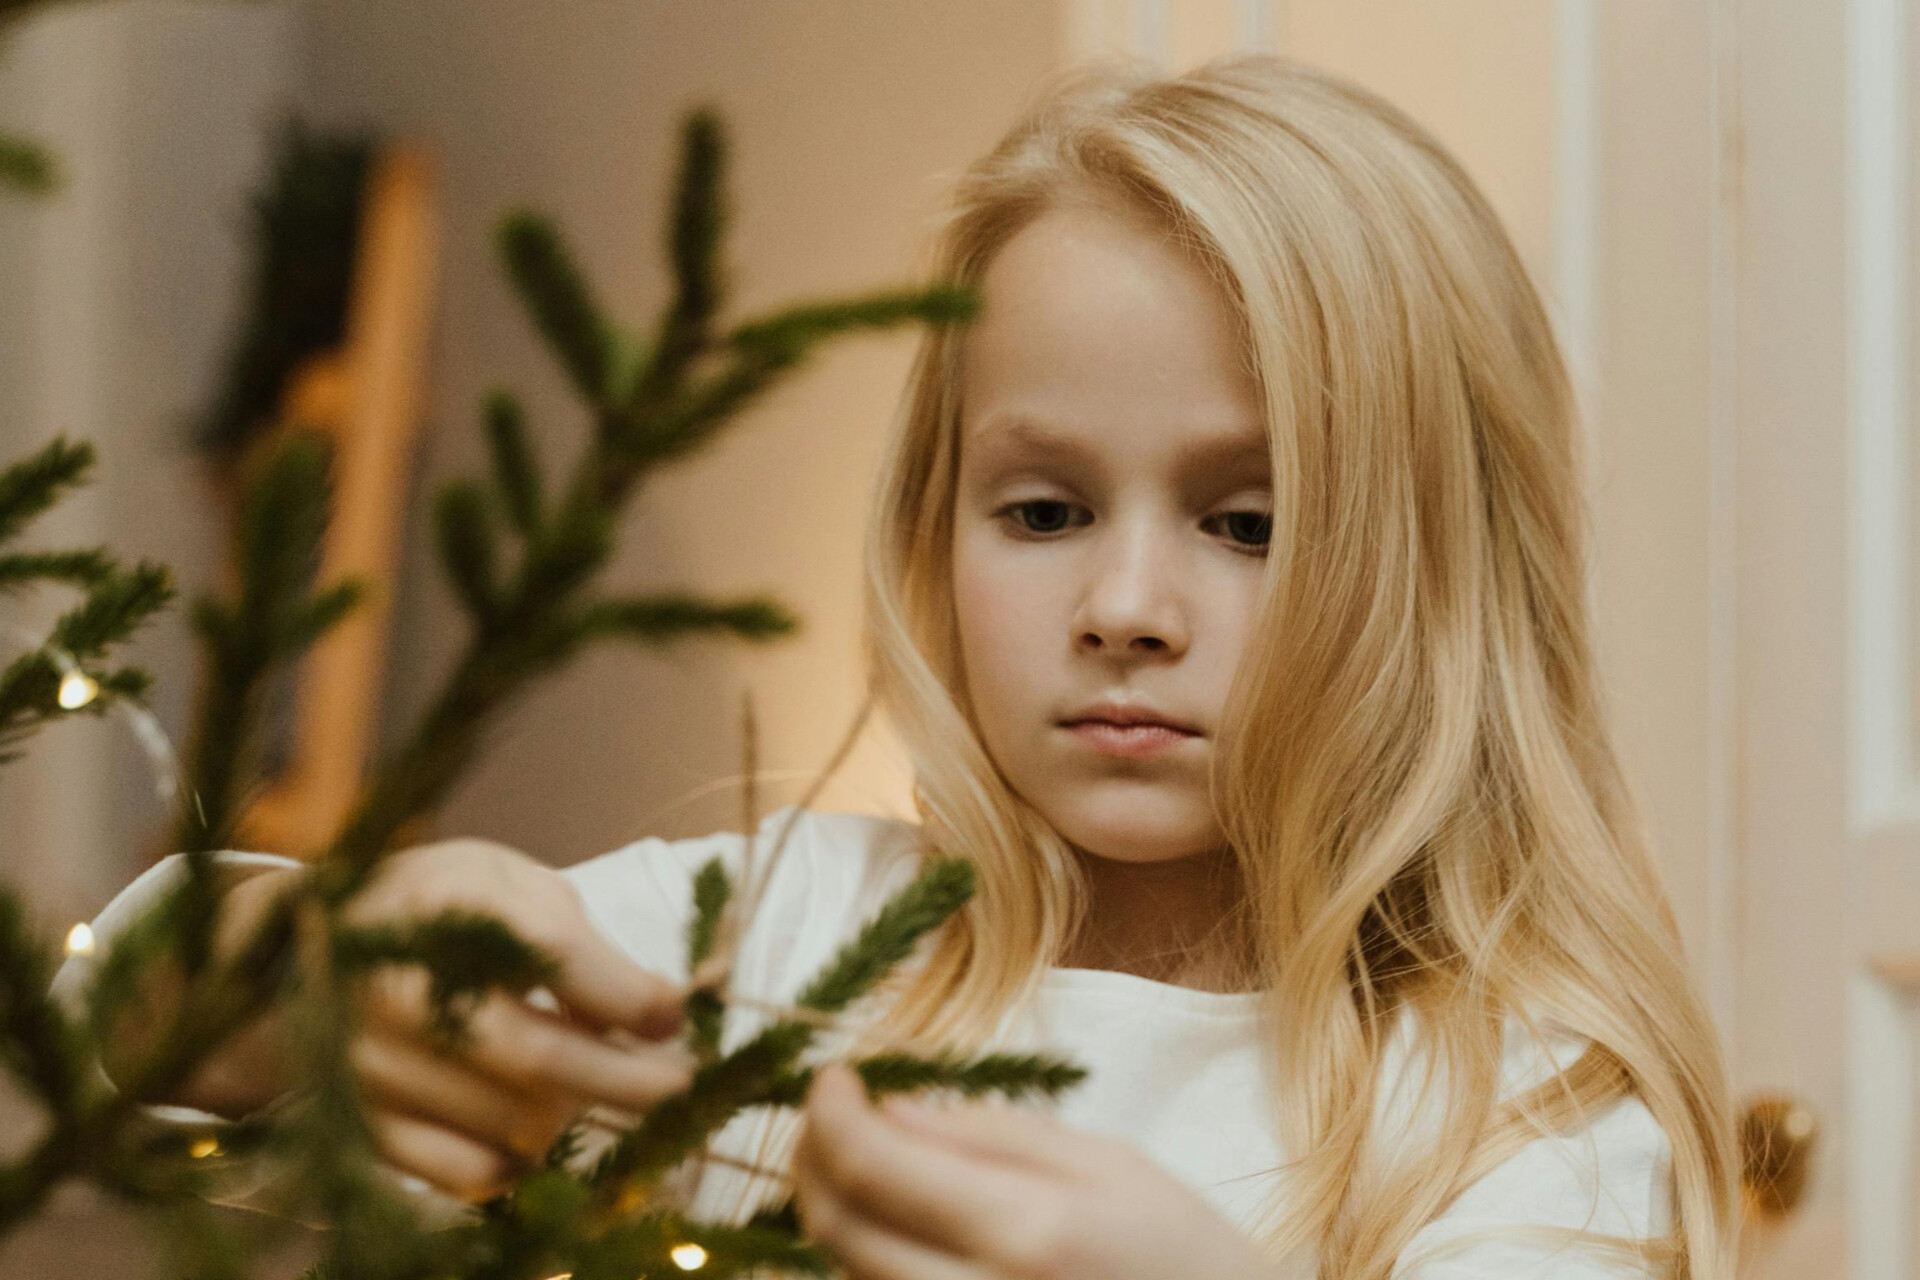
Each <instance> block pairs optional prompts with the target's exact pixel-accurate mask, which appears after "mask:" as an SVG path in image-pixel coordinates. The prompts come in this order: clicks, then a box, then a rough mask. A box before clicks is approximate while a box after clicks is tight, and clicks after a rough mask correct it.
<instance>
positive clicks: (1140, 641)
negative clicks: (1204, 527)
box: [1073, 534, 1188, 657]
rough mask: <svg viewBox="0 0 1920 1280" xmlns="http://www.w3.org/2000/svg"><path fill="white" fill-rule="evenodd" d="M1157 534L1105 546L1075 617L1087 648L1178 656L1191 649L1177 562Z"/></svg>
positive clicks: (1077, 639)
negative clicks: (1167, 553) (1157, 537)
mask: <svg viewBox="0 0 1920 1280" xmlns="http://www.w3.org/2000/svg"><path fill="white" fill-rule="evenodd" d="M1164 551H1165V548H1163V547H1161V546H1159V545H1158V540H1157V539H1156V538H1155V537H1154V536H1153V535H1151V534H1134V535H1131V536H1128V537H1126V538H1124V539H1121V538H1115V539H1114V545H1112V546H1111V547H1109V548H1106V549H1104V550H1103V552H1102V554H1101V555H1100V558H1099V561H1098V563H1097V564H1096V566H1095V571H1094V574H1093V577H1092V578H1091V579H1090V580H1089V581H1088V583H1087V588H1086V591H1085V592H1084V593H1083V594H1082V596H1081V603H1080V608H1079V610H1078V612H1077V613H1076V615H1075V617H1074V619H1073V634H1074V643H1075V646H1076V647H1077V648H1079V649H1080V650H1081V651H1083V652H1086V653H1104V654H1108V655H1116V656H1117V655H1123V654H1124V655H1128V656H1134V655H1140V654H1149V653H1157V654H1161V655H1163V656H1167V657H1177V656H1179V655H1180V654H1182V653H1185V652H1186V649H1187V642H1188V634H1187V623H1186V610H1185V608H1184V606H1183V604H1182V602H1181V597H1180V589H1179V585H1178V582H1177V578H1178V573H1177V569H1176V566H1175V565H1173V564H1172V563H1171V558H1170V557H1169V556H1167V555H1166V554H1164Z"/></svg>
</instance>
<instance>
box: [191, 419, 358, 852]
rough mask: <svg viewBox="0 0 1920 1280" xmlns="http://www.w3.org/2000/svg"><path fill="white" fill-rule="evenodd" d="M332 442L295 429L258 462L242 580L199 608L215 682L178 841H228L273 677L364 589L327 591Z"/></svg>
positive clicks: (244, 795) (207, 688)
mask: <svg viewBox="0 0 1920 1280" xmlns="http://www.w3.org/2000/svg"><path fill="white" fill-rule="evenodd" d="M332 466H333V446H332V443H331V442H330V441H329V440H328V439H327V438H326V437H325V436H324V435H322V434H321V433H320V432H318V431H312V430H295V431H289V432H288V433H287V434H286V436H285V437H284V438H283V439H282V440H280V441H279V442H278V443H277V445H276V446H275V447H273V448H272V450H271V451H270V452H269V453H267V454H265V455H264V456H263V457H262V458H261V459H260V460H259V461H258V462H256V463H255V464H254V466H253V467H252V468H250V469H249V472H248V474H247V475H246V476H245V480H244V487H243V489H242V494H241V504H240V515H239V523H238V524H237V526H236V527H235V530H234V535H233V537H234V543H233V556H234V560H235V561H236V562H237V564H238V568H239V578H240V582H239V588H238V591H237V593H236V596H235V598H234V600H233V601H232V603H231V604H228V603H224V602H222V601H220V600H219V599H217V598H215V597H212V596H202V597H201V598H200V599H198V600H196V601H195V602H194V605H193V608H192V611H191V617H192V622H193V626H194V630H195V632H196V633H197V634H198V635H199V637H200V639H201V642H202V647H203V649H204V652H205V655H206V657H205V670H206V684H205V685H204V687H203V689H202V691H201V695H200V699H199V705H198V707H197V709H196V715H195V720H194V730H193V735H192V740H191V746H190V747H189V750H188V761H189V768H188V779H187V781H188V786H187V788H186V791H185V794H186V795H187V796H188V797H190V798H191V799H190V802H189V803H186V804H183V805H182V806H181V811H180V814H179V817H178V825H177V827H176V830H175V836H174V840H175V847H176V848H178V849H181V850H196V849H214V848H222V847H225V846H227V845H228V844H229V843H230V842H231V841H232V839H233V838H234V834H235V831H236V829H237V828H238V825H239V822H240V819H241V815H242V814H243V813H244V812H245V811H246V808H247V805H248V803H249V801H250V799H251V797H252V795H253V794H254V792H255V789H256V784H257V777H256V773H257V765H258V760H257V751H258V745H259V744H258V738H259V732H260V726H261V717H262V716H263V715H264V713H265V699H266V693H267V689H268V687H269V682H270V681H271V679H272V677H273V674H274V673H275V672H276V671H277V670H280V669H282V668H283V667H284V666H286V665H287V664H288V663H291V662H293V661H295V660H296V659H298V658H299V657H300V656H301V655H302V654H303V653H305V652H306V651H307V650H308V649H310V648H311V647H312V646H313V645H314V644H315V643H316V642H317V641H318V640H319V639H320V637H321V636H322V635H324V634H325V633H326V632H327V631H328V630H330V629H331V628H332V627H334V626H336V625H337V624H338V623H339V622H340V621H341V620H342V619H343V618H345V617H346V616H347V615H348V613H349V612H350V611H351V610H352V609H353V607H354V606H355V605H356V604H357V603H358V602H359V601H360V600H361V599H362V598H364V595H365V587H364V585H363V584H362V583H360V582H359V581H358V580H357V579H349V580H347V581H344V582H338V583H334V584H332V585H330V586H328V587H327V588H325V589H324V590H322V591H320V592H318V593H317V594H316V593H315V592H314V591H313V589H312V587H311V580H312V578H313V575H314V573H315V571H316V569H317V567H318V565H319V562H320V556H321V547H322V542H323V539H324V538H325V536H326V530H327V524H328V520H329V508H330V506H331V502H332V488H333V486H332V479H331V471H332Z"/></svg>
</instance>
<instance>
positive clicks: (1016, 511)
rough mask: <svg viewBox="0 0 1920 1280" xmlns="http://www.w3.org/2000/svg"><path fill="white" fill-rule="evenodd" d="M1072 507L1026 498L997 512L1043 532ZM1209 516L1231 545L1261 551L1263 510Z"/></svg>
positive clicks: (1269, 522)
mask: <svg viewBox="0 0 1920 1280" xmlns="http://www.w3.org/2000/svg"><path fill="white" fill-rule="evenodd" d="M1073 510H1074V507H1073V504H1072V503H1070V502H1062V501H1060V500H1059V499H1058V498H1029V499H1027V500H1026V501H1025V502H1014V503H1009V504H1008V505H1007V506H1005V507H1003V508H1001V509H1000V511H999V512H998V513H997V514H998V515H999V516H1000V517H1001V518H1003V519H1005V518H1009V517H1011V518H1012V519H1014V520H1015V521H1017V522H1018V524H1019V526H1020V528H1021V529H1023V530H1025V531H1026V532H1028V533H1040V534H1045V533H1059V532H1060V531H1062V530H1063V529H1066V528H1067V527H1068V526H1069V524H1070V523H1071V521H1070V517H1071V515H1072V512H1073ZM1209 520H1210V521H1224V522H1225V524H1226V529H1227V536H1228V538H1230V539H1231V540H1232V541H1233V543H1234V545H1235V547H1237V548H1238V549H1240V550H1243V551H1247V552H1249V553H1258V552H1262V551H1265V550H1266V547H1267V541H1268V539H1270V538H1271V537H1272V536H1273V516H1272V515H1271V514H1269V513H1268V512H1265V511H1226V512H1222V513H1221V514H1219V515H1217V516H1212V517H1209Z"/></svg>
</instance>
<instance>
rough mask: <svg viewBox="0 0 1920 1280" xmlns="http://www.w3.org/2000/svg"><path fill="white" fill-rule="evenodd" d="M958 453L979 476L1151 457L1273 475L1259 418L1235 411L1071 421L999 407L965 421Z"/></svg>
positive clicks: (1222, 474) (1231, 474)
mask: <svg viewBox="0 0 1920 1280" xmlns="http://www.w3.org/2000/svg"><path fill="white" fill-rule="evenodd" d="M960 457H962V464H964V466H966V468H968V470H972V472H979V474H998V472H1008V470H1016V468H1021V466H1062V468H1069V470H1081V472H1098V470H1106V468H1108V466H1110V464H1117V466H1129V464H1137V462H1152V464H1165V466H1167V470H1171V472H1177V474H1183V476H1188V474H1192V476H1208V478H1213V480H1223V482H1225V480H1231V482H1254V480H1263V478H1265V476H1267V466H1269V447H1267V434H1265V430H1261V426H1260V422H1256V420H1248V418H1244V416H1238V415H1231V413H1227V415H1215V416H1212V418H1208V416H1204V415H1192V416H1185V415H1183V416H1173V418H1148V416H1129V418H1125V420H1114V418H1108V420H1104V422H1100V424H1071V422H1066V420H1060V418H1052V416H1043V415H1035V413H1025V411H1000V413H991V415H985V416H983V418H981V420H975V422H964V424H962V441H960Z"/></svg>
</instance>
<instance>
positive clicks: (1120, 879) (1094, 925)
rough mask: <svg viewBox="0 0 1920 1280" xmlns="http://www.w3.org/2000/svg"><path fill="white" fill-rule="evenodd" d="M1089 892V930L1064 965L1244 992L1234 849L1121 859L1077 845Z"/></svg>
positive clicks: (1066, 956) (1245, 972) (1066, 955)
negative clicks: (1160, 859) (1168, 858)
mask: <svg viewBox="0 0 1920 1280" xmlns="http://www.w3.org/2000/svg"><path fill="white" fill-rule="evenodd" d="M1075 853H1076V854H1077V855H1078V857H1079V859H1080V863H1081V866H1082V867H1084V868H1085V870H1086V877H1087V885H1088V889H1089V893H1090V899H1089V902H1088V912H1087V920H1086V925H1085V927H1084V928H1083V929H1082V930H1081V933H1080V936H1079V937H1078V938H1076V939H1075V940H1074V941H1073V942H1072V943H1070V944H1069V945H1068V947H1067V949H1066V951H1065V953H1064V954H1063V955H1062V956H1061V959H1060V963H1061V964H1062V965H1063V966H1065V967H1067V968H1074V969H1112V970H1116V971H1118V972H1121V973H1131V974H1134V975H1136V976H1138V977H1142V978H1148V979H1151V980H1152V981H1155V982H1165V983H1170V984H1172V985H1174V986H1180V987H1192V988H1194V989H1195V990H1198V991H1239V990H1244V989H1246V987H1247V984H1248V968H1249V965H1248V963H1247V961H1246V960H1245V959H1243V958H1242V957H1243V955H1244V951H1243V950H1241V949H1240V948H1238V947H1237V946H1236V943H1237V941H1238V939H1236V937H1235V936H1234V932H1233V922H1234V920H1235V912H1236V909H1237V908H1238V906H1239V905H1240V898H1241V892H1242V890H1241V887H1240V876H1239V867H1238V864H1237V863H1236V862H1235V860H1234V857H1233V853H1232V851H1231V850H1226V849H1223V850H1221V851H1219V852H1218V853H1213V854H1196V855H1194V856H1192V857H1188V858H1177V859H1173V860H1171V861H1167V862H1145V863H1140V862H1119V861H1116V860H1114V859H1111V858H1103V857H1100V856H1099V855H1097V854H1090V853H1087V852H1086V851H1084V850H1078V849H1076V850H1075Z"/></svg>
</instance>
